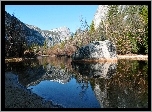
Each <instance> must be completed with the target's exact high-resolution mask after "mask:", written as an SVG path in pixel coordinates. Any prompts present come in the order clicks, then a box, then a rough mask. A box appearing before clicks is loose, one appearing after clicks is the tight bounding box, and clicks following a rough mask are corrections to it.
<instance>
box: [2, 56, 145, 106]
mask: <svg viewBox="0 0 152 112" xmlns="http://www.w3.org/2000/svg"><path fill="white" fill-rule="evenodd" d="M5 71H11V72H13V73H15V74H17V75H18V80H19V83H21V84H22V85H23V86H25V87H27V88H28V89H31V91H33V92H34V93H36V94H38V95H39V96H41V97H43V98H45V99H47V100H52V101H53V102H55V103H59V104H61V105H63V106H65V107H75V108H81V107H84V108H92V107H93V108H147V107H148V61H131V60H130V61H129V60H119V61H118V63H115V64H114V63H92V64H86V63H73V62H72V60H71V58H66V57H60V58H53V57H45V58H44V57H43V58H41V57H39V58H38V60H33V61H26V62H18V63H7V64H5Z"/></svg>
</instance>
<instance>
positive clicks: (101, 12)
mask: <svg viewBox="0 0 152 112" xmlns="http://www.w3.org/2000/svg"><path fill="white" fill-rule="evenodd" d="M107 12H108V5H99V6H98V8H97V11H96V13H95V15H94V19H93V21H94V27H95V29H97V28H98V26H99V24H100V22H101V20H102V21H104V20H105V17H106V14H107Z"/></svg>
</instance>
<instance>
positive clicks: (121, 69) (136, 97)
mask: <svg viewBox="0 0 152 112" xmlns="http://www.w3.org/2000/svg"><path fill="white" fill-rule="evenodd" d="M118 65H119V66H118V67H117V75H115V76H113V77H112V78H111V79H108V80H106V79H101V78H98V79H91V81H90V82H94V84H92V83H91V85H93V86H94V92H95V94H96V97H97V99H98V101H99V102H100V105H101V107H103V108H138V107H139V108H142V107H147V106H148V98H147V96H148V81H147V78H146V77H147V70H148V66H147V64H146V62H140V61H139V62H138V61H120V62H119V63H118ZM145 66H147V67H146V68H147V69H146V68H145ZM139 68H140V69H139ZM92 80H94V81H92Z"/></svg>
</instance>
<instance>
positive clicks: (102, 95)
mask: <svg viewBox="0 0 152 112" xmlns="http://www.w3.org/2000/svg"><path fill="white" fill-rule="evenodd" d="M94 93H95V96H96V98H97V100H98V101H99V103H100V107H101V108H104V107H105V105H107V103H108V101H106V99H107V89H106V88H104V89H103V91H102V90H101V89H100V85H99V84H95V88H94Z"/></svg>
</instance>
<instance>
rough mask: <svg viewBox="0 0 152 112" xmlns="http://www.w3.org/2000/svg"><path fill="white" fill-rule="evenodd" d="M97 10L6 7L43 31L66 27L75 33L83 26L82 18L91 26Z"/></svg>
mask: <svg viewBox="0 0 152 112" xmlns="http://www.w3.org/2000/svg"><path fill="white" fill-rule="evenodd" d="M97 8H98V5H6V6H5V11H7V12H8V13H9V14H11V15H12V14H14V16H15V17H17V18H18V19H19V20H20V21H22V22H23V23H26V24H29V25H34V26H37V27H39V28H40V29H41V30H51V29H54V28H59V27H64V26H65V27H68V28H69V29H70V31H71V32H73V33H75V31H76V29H78V28H79V27H80V26H81V22H80V19H81V18H82V17H83V18H84V19H83V20H85V19H86V21H87V23H88V25H90V24H91V22H92V20H93V18H94V15H95V13H96V11H97Z"/></svg>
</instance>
